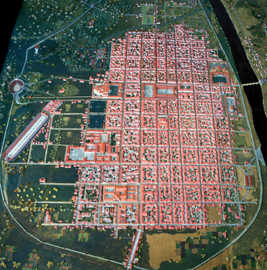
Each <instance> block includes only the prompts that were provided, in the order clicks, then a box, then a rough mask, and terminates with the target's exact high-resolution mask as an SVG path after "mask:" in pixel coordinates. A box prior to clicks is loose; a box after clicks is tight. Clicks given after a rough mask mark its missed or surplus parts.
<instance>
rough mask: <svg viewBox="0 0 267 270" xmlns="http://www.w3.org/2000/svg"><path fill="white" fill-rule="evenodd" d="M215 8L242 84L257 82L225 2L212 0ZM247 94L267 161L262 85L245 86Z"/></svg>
mask: <svg viewBox="0 0 267 270" xmlns="http://www.w3.org/2000/svg"><path fill="white" fill-rule="evenodd" d="M210 3H211V5H212V7H213V10H214V12H215V14H216V17H217V19H218V22H219V23H220V25H221V27H222V29H223V31H224V34H225V36H226V37H227V39H228V42H229V44H230V47H231V51H232V55H233V58H234V61H235V65H236V68H237V71H238V75H239V78H240V81H241V83H242V84H245V83H252V82H257V81H258V78H257V76H256V74H255V72H254V71H253V69H252V67H251V65H250V63H249V61H248V59H247V56H246V53H245V50H244V48H243V46H242V44H241V41H240V39H239V36H238V34H237V32H236V30H235V28H234V25H233V23H232V21H231V19H230V17H229V16H228V14H227V12H226V10H225V8H224V6H223V4H222V3H221V1H220V0H210ZM244 91H245V94H246V96H247V98H248V102H249V104H250V107H251V110H252V115H253V123H254V127H255V130H256V133H257V135H258V138H259V140H260V142H261V151H262V154H263V156H264V159H265V162H266V161H267V140H266V127H267V118H266V115H265V112H264V107H263V96H262V89H261V86H260V85H253V86H245V87H244Z"/></svg>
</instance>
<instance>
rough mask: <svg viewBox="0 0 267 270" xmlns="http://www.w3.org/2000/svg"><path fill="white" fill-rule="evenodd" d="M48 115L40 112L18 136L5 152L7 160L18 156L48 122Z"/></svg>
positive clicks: (4, 156)
mask: <svg viewBox="0 0 267 270" xmlns="http://www.w3.org/2000/svg"><path fill="white" fill-rule="evenodd" d="M47 120H48V115H46V114H44V113H39V114H38V115H37V116H36V117H35V118H34V119H33V120H32V121H31V122H30V123H29V125H28V126H27V127H26V128H25V130H24V131H23V132H22V133H21V134H20V135H19V136H18V138H17V139H16V140H15V141H14V142H13V143H12V144H11V145H10V146H9V147H8V148H7V150H6V151H5V152H4V153H3V158H4V160H6V161H11V160H13V159H14V158H16V157H17V156H18V155H19V153H20V152H21V151H22V150H23V149H24V148H25V146H26V145H27V144H28V143H29V142H30V141H31V139H32V138H33V137H34V136H35V134H36V133H37V132H38V131H39V130H40V129H41V128H42V126H43V125H44V124H45V123H46V122H47Z"/></svg>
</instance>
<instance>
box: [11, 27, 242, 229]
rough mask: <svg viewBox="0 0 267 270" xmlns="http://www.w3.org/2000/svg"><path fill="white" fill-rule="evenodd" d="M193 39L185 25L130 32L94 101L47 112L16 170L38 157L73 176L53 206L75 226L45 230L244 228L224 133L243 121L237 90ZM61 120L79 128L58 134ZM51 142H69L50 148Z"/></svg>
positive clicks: (200, 39) (115, 47)
mask: <svg viewBox="0 0 267 270" xmlns="http://www.w3.org/2000/svg"><path fill="white" fill-rule="evenodd" d="M199 33H200V32H198V36H197V35H195V32H194V29H190V28H185V27H184V25H176V26H174V29H173V31H171V32H166V33H159V32H128V33H126V34H125V38H124V39H119V40H113V41H112V46H111V56H110V67H109V71H108V72H107V73H106V76H105V79H104V80H102V81H99V82H98V83H95V82H94V83H93V82H90V83H92V84H93V87H92V96H91V99H85V100H78V99H77V100H72V101H71V104H70V101H64V100H62V101H60V102H59V101H56V100H55V101H51V102H50V103H48V104H47V105H46V107H45V108H44V109H43V111H47V112H48V113H49V115H50V119H49V121H48V123H47V125H46V126H45V127H43V128H42V129H41V130H40V131H39V132H38V133H37V135H36V137H35V138H34V139H33V141H32V143H31V145H30V148H29V153H28V157H27V162H14V163H13V164H28V165H31V164H32V165H33V164H35V163H36V161H34V160H33V155H32V153H33V152H36V150H37V149H40V148H43V150H42V151H43V153H44V155H43V156H44V157H43V159H42V160H39V161H37V164H38V165H39V164H40V165H55V166H56V168H58V167H65V168H69V167H71V166H74V167H77V168H78V179H77V180H76V181H77V182H76V183H75V184H73V183H72V184H70V185H74V189H75V190H74V194H73V197H72V202H60V201H55V202H53V201H51V203H58V204H60V203H67V204H69V203H71V204H72V205H73V207H74V212H73V221H72V223H64V221H62V222H61V223H56V222H53V221H52V220H51V219H50V218H49V216H48V215H46V217H45V221H44V223H43V225H50V226H57V225H60V226H81V227H95V226H99V227H107V228H109V227H111V228H114V227H115V228H126V227H128V226H131V227H135V228H144V229H149V228H169V229H178V228H183V227H194V228H195V227H205V226H219V225H227V226H238V225H241V224H242V217H241V210H242V208H243V204H244V203H245V202H242V201H241V200H240V198H239V184H238V181H237V167H236V166H237V164H236V162H235V161H234V160H233V149H236V147H234V145H232V140H231V136H232V135H233V132H234V131H233V130H232V128H231V126H230V122H231V120H233V119H238V118H239V115H240V114H239V108H238V106H237V103H238V101H237V100H236V97H237V95H236V88H235V87H234V86H233V85H232V82H231V79H230V75H229V71H228V69H227V65H226V62H224V61H223V60H221V59H220V58H219V57H218V54H217V51H216V50H214V49H210V48H208V46H207V40H208V37H207V34H206V33H203V32H202V34H201V36H200V35H199ZM68 79H70V80H74V78H72V77H70V78H68ZM63 80H67V79H65V78H63ZM80 83H84V81H80ZM66 104H67V105H68V106H69V109H68V110H66V108H67V105H66ZM61 105H62V106H63V107H64V108H62V107H60V109H58V106H61ZM75 106H76V107H75ZM78 106H80V109H77V108H78ZM72 108H76V109H75V110H72ZM64 117H67V118H70V119H73V120H75V119H76V120H79V119H80V120H81V123H80V124H78V125H77V122H76V124H75V125H73V127H69V126H65V127H61V126H62V125H61V124H60V123H62V121H63V120H62V119H63V118H64ZM60 119H61V120H60ZM73 120H71V121H73ZM63 126H64V125H63ZM56 132H59V133H58V134H59V135H60V136H59V137H65V139H66V138H67V140H65V141H64V139H63V142H62V141H61V140H60V141H57V139H56V136H55V134H56ZM68 133H69V134H68ZM69 136H72V137H69ZM70 141H71V143H68V142H70ZM74 141H75V142H76V143H74ZM71 144H72V145H71ZM36 147H37V148H36ZM38 147H40V148H38ZM50 147H51V148H50ZM53 147H56V149H59V148H57V147H61V148H60V149H61V150H62V149H64V152H63V155H62V153H61V154H60V155H61V158H60V160H57V159H56V158H53V159H51V156H50V154H51V153H52V152H51V151H50V150H51V149H52V148H53ZM242 150H243V149H242ZM37 151H39V150H37ZM42 151H40V152H42ZM40 180H41V179H40ZM42 181H43V180H42ZM40 182H41V181H40ZM42 184H45V183H42ZM47 184H48V185H49V183H47ZM51 184H52V185H54V184H55V185H57V184H58V183H51ZM65 185H67V184H65ZM38 203H50V202H48V201H43V202H38Z"/></svg>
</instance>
